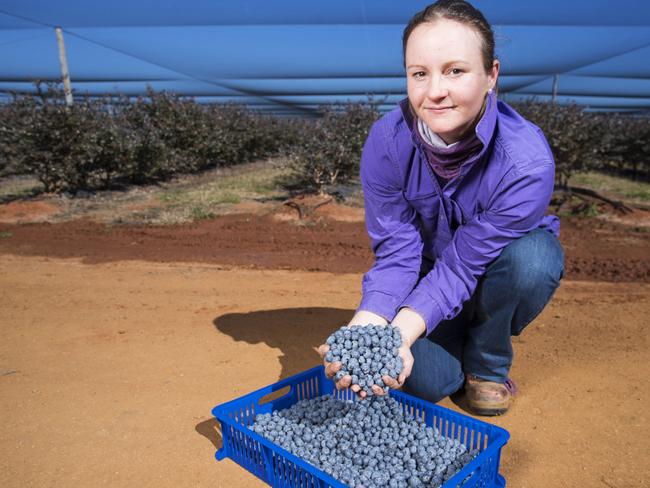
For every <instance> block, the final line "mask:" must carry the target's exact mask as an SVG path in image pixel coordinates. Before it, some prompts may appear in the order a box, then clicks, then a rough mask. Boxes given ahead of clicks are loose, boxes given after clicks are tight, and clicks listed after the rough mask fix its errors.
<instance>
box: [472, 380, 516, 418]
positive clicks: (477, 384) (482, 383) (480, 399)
mask: <svg viewBox="0 0 650 488" xmlns="http://www.w3.org/2000/svg"><path fill="white" fill-rule="evenodd" d="M516 390H517V387H516V386H515V383H514V382H513V381H512V380H511V379H510V378H508V379H507V380H506V382H505V383H496V382H494V381H489V380H484V379H482V378H478V377H477V376H474V375H471V374H468V375H466V376H465V400H466V401H467V406H468V407H469V409H470V410H471V411H472V412H473V413H475V414H476V415H487V416H493V415H503V414H504V413H506V412H507V411H508V408H509V407H510V404H511V403H512V400H513V395H514V394H515V392H516Z"/></svg>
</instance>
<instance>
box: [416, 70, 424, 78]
mask: <svg viewBox="0 0 650 488" xmlns="http://www.w3.org/2000/svg"><path fill="white" fill-rule="evenodd" d="M423 76H424V71H416V72H415V73H413V78H422V77H423Z"/></svg>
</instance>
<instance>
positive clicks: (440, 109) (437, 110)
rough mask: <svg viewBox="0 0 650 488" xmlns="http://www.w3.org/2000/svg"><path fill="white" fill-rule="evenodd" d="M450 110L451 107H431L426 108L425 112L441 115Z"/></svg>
mask: <svg viewBox="0 0 650 488" xmlns="http://www.w3.org/2000/svg"><path fill="white" fill-rule="evenodd" d="M452 108H453V107H431V108H428V109H427V110H429V111H430V112H433V113H434V114H443V113H445V112H446V111H447V110H451V109H452Z"/></svg>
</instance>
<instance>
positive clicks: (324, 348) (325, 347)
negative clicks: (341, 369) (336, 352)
mask: <svg viewBox="0 0 650 488" xmlns="http://www.w3.org/2000/svg"><path fill="white" fill-rule="evenodd" d="M329 350H330V346H328V345H327V344H321V345H320V346H318V354H320V357H321V359H325V355H326V354H327V352H328V351H329Z"/></svg>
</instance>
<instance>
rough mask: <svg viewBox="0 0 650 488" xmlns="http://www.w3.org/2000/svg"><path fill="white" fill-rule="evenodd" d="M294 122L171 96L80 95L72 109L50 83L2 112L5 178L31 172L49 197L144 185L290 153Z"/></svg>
mask: <svg viewBox="0 0 650 488" xmlns="http://www.w3.org/2000/svg"><path fill="white" fill-rule="evenodd" d="M291 127H292V126H291V124H290V122H289V121H281V120H272V119H269V118H268V117H263V116H262V115H258V114H255V113H253V112H251V111H249V110H247V109H245V108H244V107H240V106H236V105H205V106H204V105H200V104H197V103H195V102H194V101H193V100H191V99H184V98H181V97H179V96H177V95H174V94H169V93H156V92H154V91H153V90H151V89H149V90H148V92H147V97H138V98H137V99H136V100H135V101H130V100H129V99H128V98H127V97H124V96H118V97H109V96H105V97H101V98H98V99H92V98H90V97H87V96H86V97H83V98H81V99H79V100H77V101H76V102H75V104H74V105H73V106H71V107H67V106H66V105H65V103H64V99H63V94H62V93H61V91H60V90H58V89H56V88H55V87H54V86H53V85H49V86H48V90H47V92H46V93H42V92H41V95H40V96H17V95H14V100H13V102H12V103H9V104H7V105H5V106H3V107H1V108H0V161H2V162H3V164H4V166H5V167H4V168H1V167H0V170H1V171H3V172H5V173H32V174H34V175H36V176H37V177H38V178H39V180H40V181H41V182H42V183H43V185H44V186H45V191H54V192H57V191H64V190H67V191H75V190H79V189H96V188H107V187H110V186H115V185H120V184H128V183H136V184H139V183H145V182H150V181H154V180H159V179H164V178H167V177H169V176H171V175H173V174H177V173H188V172H194V171H199V170H202V169H205V168H208V167H215V166H227V165H233V164H238V163H241V162H244V161H250V160H252V159H257V158H262V157H267V156H271V155H274V154H277V153H278V152H280V151H282V150H286V148H287V147H288V145H289V144H291V142H292V141H293V140H294V132H295V131H292V130H291Z"/></svg>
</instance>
